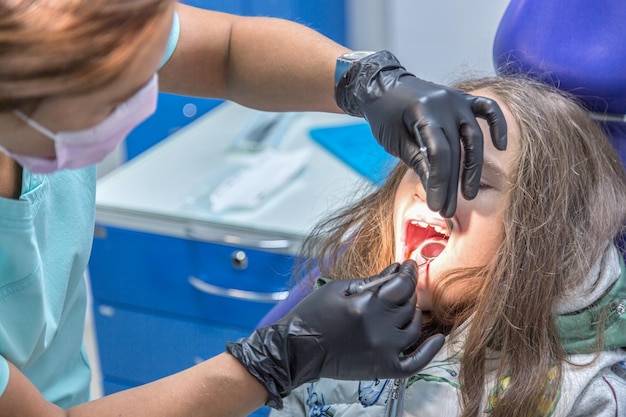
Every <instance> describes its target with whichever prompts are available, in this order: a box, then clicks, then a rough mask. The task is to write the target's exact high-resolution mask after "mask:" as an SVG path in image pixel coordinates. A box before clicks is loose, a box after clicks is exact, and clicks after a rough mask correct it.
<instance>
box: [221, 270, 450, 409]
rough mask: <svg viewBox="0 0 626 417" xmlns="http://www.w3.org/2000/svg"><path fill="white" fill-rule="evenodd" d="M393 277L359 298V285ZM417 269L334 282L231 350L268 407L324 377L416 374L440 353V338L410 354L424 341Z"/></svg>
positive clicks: (431, 340) (340, 377) (428, 342)
mask: <svg viewBox="0 0 626 417" xmlns="http://www.w3.org/2000/svg"><path fill="white" fill-rule="evenodd" d="M387 275H391V276H392V277H391V279H390V280H389V281H387V282H385V283H381V284H380V285H377V286H374V287H373V288H369V289H366V290H364V291H362V292H358V290H357V289H358V287H359V285H360V284H364V283H367V282H370V281H371V280H374V279H376V278H378V277H380V276H387ZM416 277H417V265H416V264H415V262H414V261H412V260H409V261H405V262H404V263H403V264H402V266H400V265H398V264H393V265H391V266H389V267H388V268H386V269H385V270H384V271H383V272H381V273H380V274H379V275H377V276H374V277H370V278H366V279H357V280H337V281H330V282H328V283H327V284H325V285H323V286H322V287H321V288H319V289H318V290H316V291H313V293H311V294H310V295H309V296H307V297H306V298H305V299H303V300H302V301H301V302H300V303H299V304H297V305H296V306H295V307H294V308H293V309H292V310H291V311H290V312H289V313H288V314H287V315H286V316H284V317H283V318H282V319H280V320H279V321H277V322H276V323H274V324H272V325H270V326H267V327H264V328H261V329H258V330H256V331H255V332H254V333H252V335H250V336H249V337H247V338H245V339H243V340H242V341H240V342H237V343H228V345H227V351H228V352H230V353H231V354H232V355H233V356H235V357H236V358H237V359H238V360H239V362H241V364H242V365H243V366H244V367H245V368H246V369H247V370H248V371H249V372H250V373H251V374H252V375H253V376H254V377H255V378H256V379H257V380H258V381H259V382H260V383H261V384H262V385H263V386H264V387H265V388H266V390H267V391H268V393H269V400H268V403H267V404H268V405H269V406H271V407H275V408H281V407H282V400H281V398H283V397H285V396H286V395H288V394H289V393H290V392H291V390H292V389H294V388H296V387H297V386H299V385H301V384H303V383H305V382H310V381H314V380H317V379H319V378H333V379H344V380H360V379H367V380H372V379H376V378H405V377H408V376H411V375H414V374H415V373H417V372H418V371H419V370H420V369H422V368H423V367H424V366H425V365H426V364H428V362H430V360H431V359H432V358H433V357H434V356H435V354H436V353H437V352H438V351H439V349H440V348H441V346H442V345H443V343H444V337H443V335H439V334H438V335H435V336H432V337H431V338H429V339H428V340H426V341H425V342H424V343H423V344H422V345H421V346H420V347H419V348H418V349H417V350H415V351H413V352H405V350H406V349H407V348H408V347H409V346H411V345H412V344H414V343H415V342H416V341H417V339H418V338H419V335H420V332H421V328H422V320H421V312H420V310H419V309H417V308H416V295H415V284H416Z"/></svg>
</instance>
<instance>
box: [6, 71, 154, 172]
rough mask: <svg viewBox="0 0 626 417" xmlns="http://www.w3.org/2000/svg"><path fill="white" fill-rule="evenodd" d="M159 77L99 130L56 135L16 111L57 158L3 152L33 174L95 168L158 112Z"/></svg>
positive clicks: (125, 104) (102, 123) (150, 82)
mask: <svg viewBox="0 0 626 417" xmlns="http://www.w3.org/2000/svg"><path fill="white" fill-rule="evenodd" d="M157 93H158V76H157V75H156V74H154V76H153V77H152V78H151V79H150V81H148V83H147V84H146V85H145V86H143V87H142V88H141V90H139V91H138V92H137V93H136V94H135V95H134V96H132V97H131V98H130V99H128V100H127V101H125V102H124V103H122V104H120V105H118V106H117V107H116V108H115V110H114V111H113V113H111V115H110V116H108V117H107V118H106V119H105V120H103V121H102V122H100V123H99V124H97V125H96V126H94V127H92V128H89V129H85V130H80V131H73V132H58V133H53V132H51V131H50V130H48V129H46V128H45V127H43V126H42V125H40V124H39V123H37V122H36V121H34V120H32V119H31V118H30V117H28V116H26V115H25V114H24V113H22V112H20V111H18V110H14V113H15V115H16V116H17V117H19V118H20V119H22V120H23V121H24V122H26V123H28V124H29V125H30V126H31V127H32V128H34V129H35V130H37V131H38V132H40V133H41V134H43V135H44V136H46V137H48V138H50V139H52V140H53V141H54V148H55V150H56V158H52V159H50V158H40V157H35V156H28V155H20V154H16V153H13V152H9V151H7V150H6V149H2V148H0V149H2V151H4V152H5V153H6V154H7V155H9V156H10V157H11V158H13V159H15V160H16V161H17V162H18V163H19V164H20V165H22V166H23V167H25V168H26V169H28V170H29V171H31V172H35V173H41V174H46V173H50V172H54V171H58V170H62V169H66V168H69V169H76V168H83V167H86V166H89V165H93V164H96V163H98V162H100V161H102V160H103V159H104V157H105V156H107V155H108V154H109V153H111V152H112V151H113V150H114V149H115V147H116V146H117V145H118V144H119V143H120V142H121V141H123V140H124V139H125V138H126V136H128V134H129V133H130V132H131V131H132V130H133V129H134V128H135V127H137V126H138V125H139V124H140V123H141V122H143V121H144V120H146V119H147V118H148V117H149V116H150V115H152V114H153V113H154V111H155V110H156V102H157Z"/></svg>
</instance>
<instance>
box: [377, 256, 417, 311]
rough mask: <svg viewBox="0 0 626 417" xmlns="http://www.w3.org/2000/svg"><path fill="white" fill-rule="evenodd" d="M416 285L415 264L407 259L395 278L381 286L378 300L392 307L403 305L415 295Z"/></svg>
mask: <svg viewBox="0 0 626 417" xmlns="http://www.w3.org/2000/svg"><path fill="white" fill-rule="evenodd" d="M416 285H417V263H416V262H415V261H414V260H413V259H407V260H406V261H404V262H403V263H402V265H401V266H400V269H399V270H398V272H397V273H396V274H395V277H393V278H391V279H390V280H389V281H387V282H385V283H384V284H383V285H381V287H380V289H379V291H378V298H380V299H383V300H386V301H388V302H389V303H391V304H394V305H398V306H401V305H404V304H406V303H407V302H408V301H409V300H411V298H412V297H413V296H414V295H415V286H416ZM414 305H415V304H413V306H414Z"/></svg>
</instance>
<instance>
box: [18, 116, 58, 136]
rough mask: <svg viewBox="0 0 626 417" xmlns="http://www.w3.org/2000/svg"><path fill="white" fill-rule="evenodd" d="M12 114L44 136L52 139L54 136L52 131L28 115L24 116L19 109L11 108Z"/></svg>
mask: <svg viewBox="0 0 626 417" xmlns="http://www.w3.org/2000/svg"><path fill="white" fill-rule="evenodd" d="M13 114H15V115H16V116H17V117H18V118H19V119H20V120H22V121H23V122H24V123H26V124H27V125H29V126H30V127H32V128H33V129H35V130H36V131H37V132H39V133H41V134H42V135H44V136H46V137H48V138H50V139H52V140H54V138H55V136H56V135H55V134H54V133H52V132H51V131H50V130H48V129H46V128H45V127H43V126H42V125H40V124H39V123H37V122H36V121H34V120H33V119H31V118H30V117H28V116H26V115H25V114H24V113H22V112H21V111H19V110H13Z"/></svg>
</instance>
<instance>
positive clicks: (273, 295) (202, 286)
mask: <svg viewBox="0 0 626 417" xmlns="http://www.w3.org/2000/svg"><path fill="white" fill-rule="evenodd" d="M188 281H189V285H191V286H192V287H194V288H195V289H196V290H198V291H201V292H203V293H206V294H211V295H219V296H222V297H229V298H234V299H237V300H245V301H257V302H261V303H276V302H278V301H281V300H284V299H285V298H287V296H288V295H289V291H276V292H256V291H246V290H237V289H234V288H224V287H218V286H217V285H213V284H209V283H208V282H206V281H203V280H201V279H199V278H197V277H194V276H193V275H191V276H190V277H189V279H188Z"/></svg>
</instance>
